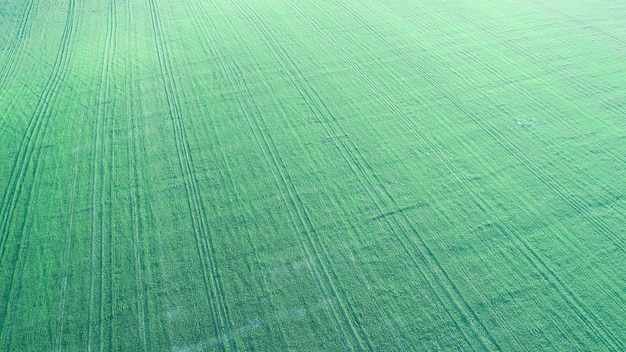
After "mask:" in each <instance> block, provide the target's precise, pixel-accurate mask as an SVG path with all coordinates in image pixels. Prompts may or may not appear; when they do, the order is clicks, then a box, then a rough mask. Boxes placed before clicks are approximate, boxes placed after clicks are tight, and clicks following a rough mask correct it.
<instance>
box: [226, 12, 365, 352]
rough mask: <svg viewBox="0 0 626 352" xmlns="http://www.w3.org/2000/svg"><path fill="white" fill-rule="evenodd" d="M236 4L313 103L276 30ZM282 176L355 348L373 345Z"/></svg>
mask: <svg viewBox="0 0 626 352" xmlns="http://www.w3.org/2000/svg"><path fill="white" fill-rule="evenodd" d="M235 5H237V6H238V8H239V9H240V10H241V12H242V13H246V15H245V16H246V19H247V20H248V21H250V23H251V24H252V25H253V26H254V28H255V29H256V32H257V33H258V34H259V35H260V36H261V39H262V40H263V41H264V43H265V44H266V45H267V47H268V49H269V50H270V51H271V53H272V55H273V56H274V57H275V58H276V59H277V61H278V62H279V64H280V65H281V66H282V67H283V68H285V69H286V72H287V73H288V75H289V76H290V78H291V80H292V82H293V83H294V85H295V86H296V87H297V88H298V90H299V92H300V93H301V94H302V95H303V96H308V97H309V99H308V100H309V101H308V102H309V103H311V102H312V101H313V98H312V97H311V91H312V87H311V86H310V84H309V83H308V82H307V83H303V82H306V78H305V76H304V75H303V74H302V72H300V70H299V69H298V67H297V65H296V64H295V63H294V62H293V61H292V59H291V58H290V57H289V56H288V55H286V53H285V51H284V49H283V48H282V47H281V46H280V45H278V44H277V40H276V38H275V37H274V35H273V33H272V32H271V31H270V30H269V28H268V27H267V26H266V25H265V23H264V22H263V21H262V20H261V19H258V18H256V14H255V13H254V12H253V11H250V10H249V9H245V8H244V7H243V6H242V4H240V3H238V2H235ZM307 86H308V87H307ZM313 94H317V93H313ZM258 116H259V118H262V115H261V114H258ZM253 121H254V122H255V123H256V119H253ZM259 131H260V129H259ZM260 134H261V137H262V138H264V139H265V138H267V139H268V140H269V141H270V143H271V144H268V150H269V151H270V153H271V150H272V149H276V147H275V145H274V142H273V139H272V136H271V135H268V136H266V134H265V133H261V132H260ZM271 156H273V153H271ZM276 161H277V162H276V163H275V165H276V166H277V168H278V171H279V172H281V173H282V171H281V170H282V169H284V167H283V166H282V165H283V164H282V160H281V159H280V155H278V156H277V160H276ZM281 178H282V182H283V183H284V185H283V186H284V187H285V188H286V189H287V191H288V193H289V195H290V199H291V201H292V202H294V203H293V207H294V210H295V211H296V213H297V215H298V218H299V219H300V223H301V225H302V226H303V228H304V231H305V234H306V236H305V238H306V242H305V244H307V245H308V250H309V251H312V252H313V254H314V257H313V258H314V259H316V260H317V263H318V265H319V267H320V269H321V272H322V274H323V275H322V276H321V278H322V279H325V281H326V283H325V284H326V285H328V286H329V287H330V291H331V295H332V296H334V297H336V298H337V300H338V301H337V303H338V307H339V313H340V314H341V316H342V319H343V321H344V323H345V324H346V325H347V327H348V329H349V333H350V335H351V337H352V339H353V340H354V342H355V344H356V346H358V347H356V348H358V349H367V350H371V349H372V347H371V343H370V341H369V338H368V336H367V334H365V333H364V332H362V331H361V329H358V328H356V327H355V324H356V325H358V326H361V324H360V323H359V319H358V317H357V315H356V314H355V312H354V311H353V310H352V309H351V306H350V304H349V301H348V298H347V297H346V296H345V295H343V296H344V297H343V298H341V297H340V295H339V294H338V289H337V288H336V283H335V282H334V281H333V279H332V277H333V276H335V275H334V272H333V271H332V269H330V268H328V266H327V265H324V262H323V260H322V258H323V257H326V254H325V252H323V251H320V249H318V248H317V247H318V246H316V245H315V243H316V241H315V240H314V239H313V238H312V234H314V233H315V228H314V226H313V225H312V223H311V221H310V218H309V215H308V213H307V211H306V209H304V208H303V207H299V206H298V204H303V203H302V201H301V200H300V196H299V194H298V193H297V191H296V190H295V187H294V186H291V187H290V185H294V183H293V182H292V181H291V176H290V175H289V173H288V172H286V173H285V175H284V176H283V175H281ZM320 253H321V255H320ZM331 273H332V275H331ZM320 284H321V285H322V287H323V286H324V282H320ZM325 290H326V289H325ZM345 306H348V307H345ZM360 332H362V333H360ZM346 342H347V341H346ZM346 347H349V346H348V345H346Z"/></svg>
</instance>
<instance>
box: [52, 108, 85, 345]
mask: <svg viewBox="0 0 626 352" xmlns="http://www.w3.org/2000/svg"><path fill="white" fill-rule="evenodd" d="M87 110H88V107H87V106H84V109H83V111H82V114H81V116H80V119H79V120H78V133H77V136H76V145H75V146H74V167H73V170H72V187H71V189H70V194H69V199H70V204H69V207H68V211H67V212H68V214H69V215H68V220H67V228H66V231H65V235H66V237H67V241H66V243H65V252H64V255H63V257H64V258H65V259H64V267H63V280H62V282H61V294H60V297H61V299H60V303H59V306H60V309H61V313H60V318H59V329H58V331H57V335H58V341H59V352H61V351H63V334H64V327H65V320H64V318H65V300H66V295H67V279H68V276H69V272H70V257H71V256H70V253H71V252H72V251H71V249H72V232H73V230H74V209H75V204H74V201H75V200H76V196H77V194H76V184H77V182H78V166H79V165H80V160H81V159H80V155H81V148H80V147H81V144H82V140H81V136H82V134H83V123H84V120H85V115H86V114H88V111H87Z"/></svg>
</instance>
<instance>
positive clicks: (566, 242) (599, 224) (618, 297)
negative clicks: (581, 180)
mask: <svg viewBox="0 0 626 352" xmlns="http://www.w3.org/2000/svg"><path fill="white" fill-rule="evenodd" d="M470 19H471V18H470ZM470 19H467V20H468V21H469V20H470ZM440 20H443V19H440ZM453 23H454V24H456V23H458V22H456V21H453ZM480 24H482V22H481V23H480ZM454 26H456V25H454ZM458 29H459V31H461V30H462V29H461V28H460V27H459V28H458ZM488 30H489V31H490V35H491V36H492V37H493V38H494V39H495V40H497V33H496V32H493V31H492V30H491V29H488ZM514 45H515V44H513V43H510V44H509V43H507V45H506V46H507V47H509V48H511V50H514V51H515V50H518V51H519V50H520V49H519V48H518V49H515V48H513V46H514ZM491 54H492V55H494V56H495V57H500V58H501V59H502V60H503V61H506V62H508V63H510V64H512V65H515V63H514V62H513V61H512V60H511V59H510V58H508V57H506V56H504V55H502V54H500V53H499V52H495V51H492V52H491ZM466 57H467V58H468V59H469V60H470V61H471V62H474V63H475V64H476V65H477V66H481V67H484V68H485V69H487V70H488V71H489V72H490V73H491V74H492V75H494V76H496V77H498V78H500V79H501V80H503V81H504V80H506V79H507V78H506V77H505V76H504V75H502V74H501V73H500V72H499V71H498V70H497V69H495V68H494V67H492V66H490V65H489V64H488V62H485V61H484V60H480V59H479V58H476V57H474V56H471V55H469V54H467V55H466ZM535 59H536V60H541V59H542V58H541V57H538V56H537V57H535ZM514 87H515V89H516V91H517V93H518V94H520V95H521V96H524V97H525V98H526V99H527V100H529V101H532V102H534V104H536V105H543V104H542V103H541V101H538V100H537V99H536V98H534V97H533V96H531V95H530V94H529V93H528V92H527V91H525V90H522V89H520V88H518V87H517V86H514ZM483 97H484V98H485V100H490V98H489V97H487V96H485V95H483ZM544 108H545V109H544V110H546V111H549V112H550V114H551V116H553V117H555V118H556V119H557V120H559V121H562V119H560V118H559V117H558V113H557V112H556V111H554V109H551V108H550V107H547V106H546V107H544ZM562 123H564V122H563V121H562ZM564 124H565V123H564ZM565 127H567V126H565ZM569 130H570V132H574V131H573V130H572V129H571V128H570V129H569ZM582 137H586V136H582ZM587 144H591V143H590V142H587ZM467 150H471V148H467ZM521 152H522V151H519V153H521ZM609 154H611V155H613V156H614V159H616V160H617V164H620V163H621V162H623V160H621V158H620V157H619V156H618V155H616V154H615V153H612V152H609ZM525 165H526V164H525ZM547 179H548V180H549V177H548V178H547ZM586 185H587V184H584V185H583V186H585V187H586ZM558 193H559V197H560V198H561V199H564V198H563V197H564V196H563V195H564V194H567V192H566V190H565V189H562V190H560V191H559V192H558ZM572 199H575V198H572ZM483 203H484V204H488V203H487V202H484V201H483ZM566 203H568V202H566ZM579 203H580V202H579ZM570 206H571V204H570ZM574 207H576V205H574ZM576 208H577V211H579V212H580V213H581V214H585V215H587V214H586V213H588V212H587V211H586V210H585V206H584V204H582V203H581V204H579V205H578V206H577V207H576ZM616 211H617V210H616ZM617 212H618V213H619V212H620V211H617ZM526 213H528V212H527V211H526ZM528 218H529V219H532V216H530V215H529V216H528ZM533 222H534V221H533ZM591 222H592V223H593V221H591ZM595 224H596V226H597V227H604V228H605V230H604V235H605V236H607V234H606V233H607V232H608V233H612V232H611V230H610V229H609V228H608V227H606V225H604V224H603V223H602V221H601V219H597V222H595ZM607 237H610V236H607ZM558 238H559V240H560V241H561V246H566V245H567V246H568V248H569V249H567V248H566V250H565V252H569V251H570V250H572V249H575V248H576V247H577V246H578V245H580V244H578V245H577V244H576V243H573V242H572V241H571V240H568V238H564V237H562V236H558ZM617 240H619V236H617ZM614 244H615V241H614ZM620 248H623V247H620ZM572 262H575V263H577V261H575V260H573V261H572ZM578 266H579V268H580V270H581V271H584V272H586V273H587V274H588V277H591V278H594V280H595V276H596V275H597V274H596V273H592V272H591V271H590V270H589V269H586V268H583V267H582V266H580V263H578ZM603 275H604V276H605V277H606V274H605V273H603ZM595 281H596V283H597V284H598V286H599V287H600V288H601V289H602V290H603V291H604V293H605V294H606V295H607V296H609V297H611V298H613V300H614V301H615V303H616V304H618V305H619V306H620V307H622V308H625V307H626V306H625V302H624V299H623V297H621V295H620V293H619V292H616V291H615V290H611V289H609V288H607V287H606V286H605V285H602V284H601V283H600V282H598V280H595Z"/></svg>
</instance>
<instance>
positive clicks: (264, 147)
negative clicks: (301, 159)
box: [198, 6, 351, 350]
mask: <svg viewBox="0 0 626 352" xmlns="http://www.w3.org/2000/svg"><path fill="white" fill-rule="evenodd" d="M215 7H216V8H217V6H215ZM205 11H206V10H204V9H203V12H204V14H206V13H207V12H205ZM198 18H201V17H198ZM205 18H210V17H208V16H207V17H205ZM226 22H227V23H230V22H229V21H228V20H227V21H226ZM199 23H200V24H201V27H202V29H203V31H204V33H203V34H204V36H205V37H206V38H210V37H211V36H209V35H208V34H209V33H210V31H208V30H207V28H206V26H205V23H204V22H203V21H199ZM230 29H231V30H232V31H233V32H234V33H236V31H235V29H234V28H233V27H232V26H231V27H230ZM210 43H211V42H210ZM210 45H211V48H212V50H213V51H214V52H215V53H216V54H217V55H216V56H217V57H218V60H219V63H220V66H221V69H222V72H224V73H225V74H226V77H227V78H228V82H229V85H230V86H231V91H233V92H242V93H245V92H248V91H249V88H248V87H247V85H246V83H245V81H244V80H241V79H239V78H238V77H239V76H241V71H240V70H239V69H238V68H237V66H236V64H235V63H234V62H232V61H230V60H227V59H226V56H224V55H223V53H222V52H221V50H219V49H218V48H217V47H216V46H215V45H213V44H212V43H211V44H210ZM248 95H249V94H246V95H244V94H236V95H235V98H236V100H237V103H238V105H239V108H240V111H241V112H242V114H243V117H244V118H245V120H246V123H247V125H248V128H249V129H250V131H251V133H252V135H253V138H254V139H255V141H256V143H257V145H258V147H259V150H261V152H262V155H263V162H264V164H265V167H266V169H267V170H269V171H270V173H271V175H272V181H273V183H274V187H275V189H276V190H278V191H279V194H280V198H281V202H282V203H283V204H284V206H285V209H287V210H288V211H287V215H288V217H289V220H290V224H291V227H292V229H293V231H294V234H295V235H296V238H297V239H298V241H299V244H300V249H301V251H302V253H303V255H304V256H305V257H306V258H307V266H308V268H309V271H310V273H311V276H312V277H313V278H314V280H315V281H316V284H317V286H318V289H319V290H320V293H321V294H322V297H323V302H326V303H325V304H326V306H327V308H328V309H327V310H326V311H327V312H328V314H329V315H330V318H331V320H332V321H333V324H334V327H335V330H336V331H337V333H338V334H339V336H340V338H341V340H342V343H343V345H344V347H345V348H346V349H347V350H350V349H351V347H350V346H349V344H348V342H347V340H346V337H345V333H344V332H343V329H342V327H341V325H340V324H339V321H338V318H337V316H336V313H335V312H334V308H333V306H332V301H333V300H334V298H333V297H330V296H329V295H328V294H327V292H326V289H325V288H324V286H323V285H322V280H321V278H320V276H319V273H318V272H317V270H316V269H315V264H317V265H318V266H319V265H320V264H319V261H320V258H319V256H317V257H314V256H313V255H312V254H311V253H310V250H309V249H308V248H307V246H306V243H305V240H304V239H303V238H302V237H303V236H300V235H299V234H300V233H301V231H303V230H301V228H303V226H304V224H303V220H302V218H301V216H300V214H294V212H293V210H291V209H297V207H295V204H296V201H295V200H294V198H293V194H292V193H291V190H290V189H289V188H288V187H287V182H286V181H285V175H284V174H283V173H282V172H281V171H280V170H281V167H282V166H281V165H282V162H281V164H278V161H277V160H276V159H275V158H276V157H275V156H274V154H273V153H272V151H271V149H270V147H269V142H268V140H267V139H266V138H265V137H266V136H265V135H264V134H263V132H262V130H261V128H260V126H259V125H258V121H257V120H256V119H254V118H250V116H251V115H252V116H256V117H260V115H261V114H260V112H259V111H258V107H257V106H256V104H255V103H254V102H253V101H252V98H251V97H250V96H248ZM272 143H273V142H272ZM285 193H288V195H286V194H285ZM296 219H299V220H300V221H297V220H296ZM298 223H299V224H298ZM306 231H309V230H306ZM305 237H306V236H305Z"/></svg>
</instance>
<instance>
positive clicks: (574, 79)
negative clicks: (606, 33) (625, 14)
mask: <svg viewBox="0 0 626 352" xmlns="http://www.w3.org/2000/svg"><path fill="white" fill-rule="evenodd" d="M447 13H449V14H452V13H451V12H447ZM455 15H456V16H458V17H459V18H462V19H463V20H464V21H466V22H468V23H472V24H474V25H475V26H476V27H477V28H482V29H484V30H485V31H486V34H488V35H489V37H490V38H492V39H493V40H494V41H496V42H498V43H500V44H501V45H503V46H505V47H506V48H508V49H510V50H511V51H512V52H516V53H520V55H523V56H526V57H529V58H531V59H533V61H535V62H540V61H545V54H543V52H541V51H528V50H525V48H523V47H521V46H520V44H518V43H517V42H516V41H511V40H506V41H502V40H501V39H500V38H502V35H501V32H500V29H499V28H495V29H494V28H492V27H488V26H486V25H485V22H483V21H477V20H476V17H473V16H470V15H469V14H467V13H465V12H462V11H458V12H456V13H455ZM433 16H436V14H433ZM501 17H506V18H507V20H508V21H512V20H515V19H516V18H515V17H511V16H509V15H508V14H502V16H501ZM439 19H440V20H445V19H442V18H441V17H439ZM448 23H449V24H450V25H451V26H453V27H455V28H457V29H458V30H459V31H463V28H461V27H460V26H459V25H458V23H457V22H456V21H448ZM552 39H553V40H557V41H558V42H559V43H560V45H559V47H568V48H569V47H573V46H574V44H573V43H572V42H571V41H563V40H561V39H559V38H558V37H556V38H552ZM484 50H489V52H490V54H492V55H494V57H499V58H500V59H501V60H502V61H505V62H507V63H509V64H510V65H512V66H515V67H519V64H518V63H516V62H515V61H514V60H512V59H511V58H510V57H509V56H507V55H504V54H502V53H500V52H498V51H495V50H491V49H490V47H489V46H486V47H484ZM465 55H466V56H465V57H467V58H469V59H470V60H472V61H474V62H476V63H477V64H478V65H481V66H483V67H484V68H486V69H487V70H489V72H490V73H491V74H493V75H494V76H496V77H498V78H500V79H501V80H502V81H503V82H506V81H508V78H507V77H506V76H505V75H503V74H502V73H501V72H500V71H498V70H497V69H495V68H494V67H492V66H491V65H489V63H488V61H486V60H481V59H480V58H476V57H473V56H471V55H469V53H465ZM561 71H562V70H556V71H554V70H553V71H551V74H554V75H557V74H558V75H559V77H560V78H561V79H563V80H566V81H568V82H570V83H572V86H573V87H575V88H576V90H577V91H578V92H579V93H582V94H585V95H589V94H590V92H596V93H599V89H598V87H595V86H592V85H591V84H590V83H588V82H584V81H582V80H581V79H580V78H578V76H576V75H569V74H566V73H561ZM512 87H513V88H514V89H515V90H516V93H517V94H520V96H523V97H525V98H526V99H527V100H529V101H532V102H533V103H534V104H536V105H537V106H541V108H542V110H543V111H547V112H549V114H550V115H551V116H552V117H554V118H555V119H557V120H558V121H560V122H561V125H562V126H563V127H565V128H566V129H567V130H568V131H569V132H572V133H573V134H576V135H577V137H578V138H580V139H584V140H585V141H586V143H587V144H589V145H597V143H595V144H594V143H592V142H593V140H591V139H589V138H588V136H587V134H580V131H579V130H578V129H577V128H576V127H575V126H572V124H571V123H568V120H567V119H565V120H564V119H562V118H559V113H558V111H556V110H555V109H554V108H553V107H551V106H547V105H546V104H544V103H543V102H542V101H540V100H538V99H536V98H535V97H534V96H533V95H531V94H529V92H528V91H527V90H524V89H522V88H520V87H519V86H518V85H512ZM568 104H569V105H571V106H575V107H577V108H578V109H579V110H580V111H584V112H586V115H587V116H589V117H593V118H595V117H596V115H597V114H596V113H595V112H594V111H591V110H589V109H588V108H587V107H584V106H582V105H581V104H579V103H578V101H576V100H571V99H570V100H569V101H568ZM609 109H610V110H611V111H612V112H613V113H614V114H615V115H617V116H621V115H623V111H622V109H620V108H619V107H614V106H610V107H609ZM595 120H596V121H597V122H600V123H602V124H605V125H608V124H607V123H606V122H605V121H604V120H602V119H599V118H596V119H595ZM604 152H606V153H607V154H608V155H610V156H611V157H612V159H613V161H614V162H615V164H616V166H620V167H621V166H623V165H624V164H626V157H624V155H623V154H620V153H616V152H614V151H613V150H610V149H604Z"/></svg>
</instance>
